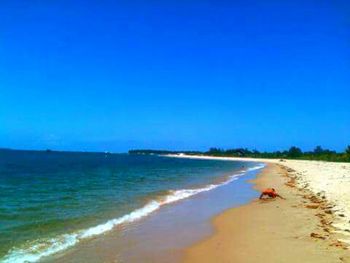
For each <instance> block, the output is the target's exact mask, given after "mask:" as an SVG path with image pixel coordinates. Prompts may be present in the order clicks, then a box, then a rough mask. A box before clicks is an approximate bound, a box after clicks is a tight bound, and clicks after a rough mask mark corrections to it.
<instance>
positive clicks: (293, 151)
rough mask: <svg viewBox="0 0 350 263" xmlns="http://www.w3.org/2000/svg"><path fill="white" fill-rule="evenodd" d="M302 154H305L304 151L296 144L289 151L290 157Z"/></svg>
mask: <svg viewBox="0 0 350 263" xmlns="http://www.w3.org/2000/svg"><path fill="white" fill-rule="evenodd" d="M302 155H303V152H302V151H301V149H300V148H298V147H295V146H292V147H290V149H289V151H288V157H290V158H297V157H300V156H302Z"/></svg>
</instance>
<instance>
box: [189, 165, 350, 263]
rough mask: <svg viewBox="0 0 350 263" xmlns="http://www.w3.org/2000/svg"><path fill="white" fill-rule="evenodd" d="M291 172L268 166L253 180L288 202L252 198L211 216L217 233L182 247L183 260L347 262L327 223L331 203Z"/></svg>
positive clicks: (349, 258) (339, 236)
mask: <svg viewBox="0 0 350 263" xmlns="http://www.w3.org/2000/svg"><path fill="white" fill-rule="evenodd" d="M294 172H295V171H293V170H291V169H289V168H286V167H282V166H281V165H277V164H269V165H268V167H267V168H266V169H264V171H263V172H262V173H261V174H260V175H258V177H257V179H256V180H254V181H253V183H254V184H255V187H256V188H257V189H258V190H262V189H263V188H266V187H274V188H276V189H277V190H278V192H279V193H280V194H281V195H282V196H284V197H285V198H287V200H281V199H274V200H266V201H261V200H258V199H256V200H254V201H253V202H251V203H250V204H248V205H245V206H242V207H239V208H233V209H230V210H227V211H226V212H224V213H222V214H220V215H219V216H217V217H215V218H214V219H213V225H214V228H215V233H214V234H213V235H212V236H211V237H209V238H207V239H205V240H203V241H201V242H199V243H197V244H195V245H193V246H191V247H189V248H188V249H186V251H185V260H184V262H189V263H196V262H200V263H203V262H204V263H205V262H235V263H240V262H242V263H243V262H244V263H250V262H261V261H264V262H286V263H288V262H293V263H294V262H321V263H323V262H324V263H329V262H350V253H349V250H348V249H346V245H345V244H344V243H342V242H340V241H338V240H341V239H342V238H343V236H342V234H338V233H336V229H335V228H334V227H333V226H332V225H331V223H332V221H333V220H334V214H332V212H330V211H331V210H330V209H331V205H330V204H329V203H327V201H326V200H325V199H324V197H323V198H322V196H316V195H314V194H313V193H312V192H310V190H307V189H306V188H303V189H301V188H300V187H299V188H298V184H297V182H296V180H298V178H297V177H296V176H295V173H294Z"/></svg>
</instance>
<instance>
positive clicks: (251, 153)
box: [129, 146, 350, 162]
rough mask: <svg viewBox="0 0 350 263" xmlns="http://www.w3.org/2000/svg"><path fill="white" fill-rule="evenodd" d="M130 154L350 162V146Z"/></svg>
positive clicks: (147, 151) (136, 151)
mask: <svg viewBox="0 0 350 263" xmlns="http://www.w3.org/2000/svg"><path fill="white" fill-rule="evenodd" d="M129 153H130V154H179V153H184V154H189V155H195V154H200V155H209V156H222V157H253V158H279V159H299V160H322V161H330V162H350V146H348V147H347V148H346V149H345V150H344V152H336V151H332V150H328V149H323V148H322V147H321V146H317V147H316V148H315V149H314V150H313V151H306V152H303V151H302V150H301V149H300V148H298V147H296V146H292V147H290V148H289V150H284V151H275V152H260V151H258V150H249V149H247V148H236V149H227V150H224V149H220V148H210V149H209V150H208V151H206V152H199V151H162V150H130V151H129Z"/></svg>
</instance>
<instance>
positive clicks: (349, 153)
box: [345, 145, 350, 156]
mask: <svg viewBox="0 0 350 263" xmlns="http://www.w3.org/2000/svg"><path fill="white" fill-rule="evenodd" d="M345 153H346V154H347V155H349V156H350V145H348V147H347V148H346V149H345Z"/></svg>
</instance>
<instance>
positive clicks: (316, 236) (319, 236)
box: [310, 232, 326, 240]
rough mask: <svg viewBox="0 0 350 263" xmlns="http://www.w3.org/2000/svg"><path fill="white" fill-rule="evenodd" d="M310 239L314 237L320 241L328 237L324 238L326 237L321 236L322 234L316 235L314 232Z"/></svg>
mask: <svg viewBox="0 0 350 263" xmlns="http://www.w3.org/2000/svg"><path fill="white" fill-rule="evenodd" d="M310 237H313V238H318V239H323V240H324V239H326V237H324V236H322V235H320V234H317V233H314V232H312V233H311V234H310Z"/></svg>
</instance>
